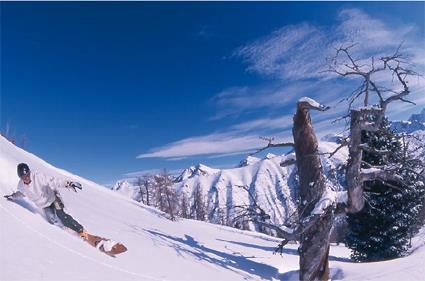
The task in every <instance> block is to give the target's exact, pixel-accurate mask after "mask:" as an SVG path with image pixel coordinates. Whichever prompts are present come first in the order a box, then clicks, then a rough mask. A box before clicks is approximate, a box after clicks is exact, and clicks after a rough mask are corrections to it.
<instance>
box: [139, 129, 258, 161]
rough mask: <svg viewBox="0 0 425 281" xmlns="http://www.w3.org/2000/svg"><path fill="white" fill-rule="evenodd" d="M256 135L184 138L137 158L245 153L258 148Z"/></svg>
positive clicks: (218, 134)
mask: <svg viewBox="0 0 425 281" xmlns="http://www.w3.org/2000/svg"><path fill="white" fill-rule="evenodd" d="M261 145H262V141H261V140H260V139H259V137H258V135H247V136H244V135H239V134H233V133H214V134H209V135H205V136H199V137H191V138H186V139H183V140H180V141H176V142H173V143H170V144H167V145H165V146H162V147H159V148H155V149H153V150H151V151H150V152H148V153H144V154H140V155H139V156H137V158H149V157H159V158H174V157H187V156H195V155H209V154H224V153H234V152H236V151H247V150H250V149H254V148H257V147H260V146H261Z"/></svg>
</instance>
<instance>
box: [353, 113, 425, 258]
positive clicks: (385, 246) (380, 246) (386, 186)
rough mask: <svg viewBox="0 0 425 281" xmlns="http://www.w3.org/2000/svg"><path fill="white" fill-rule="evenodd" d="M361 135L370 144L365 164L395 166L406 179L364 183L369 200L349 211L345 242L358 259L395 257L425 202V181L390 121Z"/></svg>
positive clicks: (404, 246)
mask: <svg viewBox="0 0 425 281" xmlns="http://www.w3.org/2000/svg"><path fill="white" fill-rule="evenodd" d="M362 139H363V143H365V144H367V147H369V148H371V149H370V151H369V152H368V151H367V150H366V151H365V152H364V153H363V161H364V162H365V164H364V167H363V168H368V167H369V165H373V166H392V167H396V171H395V173H396V174H397V175H398V176H400V177H401V178H402V179H403V180H402V182H403V184H400V183H399V182H382V181H371V182H366V183H365V191H366V192H367V193H365V196H366V199H367V204H366V206H365V207H364V209H363V210H362V211H361V212H359V213H357V214H349V215H348V224H349V231H348V234H347V237H346V243H347V246H348V247H349V248H350V249H351V250H352V254H351V256H352V258H353V259H354V260H356V261H378V260H385V259H391V258H396V257H399V256H401V255H403V253H405V252H406V250H407V249H408V246H409V239H410V238H411V235H412V231H413V229H414V227H415V226H416V223H417V215H418V212H419V209H420V206H421V204H423V196H424V185H423V183H422V181H421V178H420V177H421V176H420V175H419V174H417V173H416V172H415V170H417V169H418V166H419V165H420V163H419V162H418V161H417V160H415V159H413V158H412V157H411V156H410V155H409V153H408V150H407V148H406V145H403V142H402V141H400V137H399V136H397V135H395V134H394V133H393V132H392V131H391V130H390V129H389V126H388V122H387V121H385V122H384V123H383V126H382V128H381V129H380V130H379V131H377V132H365V133H363V136H362ZM404 144H405V143H404ZM372 150H375V152H373V151H372ZM376 151H380V153H377V152H376ZM385 151H386V153H385Z"/></svg>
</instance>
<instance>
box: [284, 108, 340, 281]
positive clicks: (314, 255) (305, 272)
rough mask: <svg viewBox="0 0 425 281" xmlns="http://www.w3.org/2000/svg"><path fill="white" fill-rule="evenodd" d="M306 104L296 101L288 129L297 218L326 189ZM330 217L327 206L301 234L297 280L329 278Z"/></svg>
mask: <svg viewBox="0 0 425 281" xmlns="http://www.w3.org/2000/svg"><path fill="white" fill-rule="evenodd" d="M310 108H311V106H310V105H309V104H308V103H306V102H298V105H297V113H296V114H295V116H294V127H293V130H292V132H293V136H294V143H295V154H296V158H297V168H298V175H299V189H300V199H301V204H300V205H299V215H300V221H303V219H306V218H307V217H309V216H310V217H311V212H312V211H313V209H314V207H315V204H316V203H317V202H318V200H319V199H320V198H321V196H322V194H323V192H324V191H325V190H326V186H325V179H324V177H323V172H322V171H323V170H322V165H321V162H320V156H319V154H318V142H317V138H316V135H315V133H314V130H313V126H312V124H311V118H310V113H309V109H310ZM332 221H333V212H332V210H331V208H328V209H327V210H325V213H324V214H323V215H322V216H320V217H319V219H318V220H317V221H316V223H314V225H313V226H311V227H309V228H308V229H307V230H306V231H304V232H303V233H302V234H301V237H300V244H301V245H300V248H299V253H300V280H328V279H329V266H328V255H329V240H330V230H331V227H332Z"/></svg>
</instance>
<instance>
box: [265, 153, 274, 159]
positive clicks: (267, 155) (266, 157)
mask: <svg viewBox="0 0 425 281" xmlns="http://www.w3.org/2000/svg"><path fill="white" fill-rule="evenodd" d="M276 156H277V155H276V154H273V153H267V154H266V156H264V159H265V160H266V159H268V160H270V159H272V158H275V157H276Z"/></svg>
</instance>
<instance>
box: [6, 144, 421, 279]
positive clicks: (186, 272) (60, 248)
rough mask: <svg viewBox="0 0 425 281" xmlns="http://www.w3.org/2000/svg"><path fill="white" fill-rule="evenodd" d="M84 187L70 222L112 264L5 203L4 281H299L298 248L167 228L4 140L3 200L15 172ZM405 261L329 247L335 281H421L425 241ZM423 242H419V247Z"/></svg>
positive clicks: (206, 228) (223, 232) (157, 216)
mask: <svg viewBox="0 0 425 281" xmlns="http://www.w3.org/2000/svg"><path fill="white" fill-rule="evenodd" d="M19 162H27V163H28V164H29V165H30V167H33V169H37V170H38V171H40V172H43V173H46V174H50V175H54V176H58V177H66V178H71V179H74V180H78V181H80V182H81V183H82V184H83V185H84V188H83V190H82V191H80V192H78V193H74V192H72V191H68V190H63V191H62V196H63V198H64V202H65V205H66V206H67V210H68V212H69V213H70V214H72V215H73V216H74V218H76V219H77V220H79V221H80V222H81V223H82V224H83V225H84V226H85V227H86V228H87V230H89V231H90V232H92V233H94V234H98V235H103V236H106V237H109V238H112V239H115V240H118V241H121V242H123V243H124V244H125V245H126V246H127V247H128V249H129V250H128V251H127V252H125V253H123V254H121V255H120V256H118V257H117V258H111V257H109V256H106V255H105V254H103V253H101V252H99V251H98V250H97V249H95V248H93V247H91V246H89V245H88V244H86V243H85V242H83V241H82V240H80V238H78V237H76V236H74V235H72V234H70V233H68V232H66V231H64V230H62V229H60V228H58V227H56V226H52V225H50V224H48V223H47V222H46V221H45V219H44V218H43V216H42V215H41V214H40V213H39V211H38V210H37V209H36V208H35V207H34V206H33V205H32V204H31V203H29V202H26V201H24V200H21V201H19V202H17V203H13V202H9V201H7V200H5V199H4V198H3V197H0V222H1V228H0V242H1V243H0V280H5V281H9V280H123V281H124V280H164V281H166V280H170V281H171V280H176V281H177V280H297V270H298V254H297V250H296V249H297V245H295V244H292V245H287V246H285V249H284V253H283V257H281V256H279V255H272V251H273V249H274V247H275V246H276V245H277V243H278V242H280V241H279V240H278V239H275V238H272V237H269V236H266V235H263V234H259V233H254V232H247V231H240V230H236V229H233V228H229V227H224V226H218V225H213V224H208V223H205V222H200V221H191V220H179V221H174V222H173V221H170V220H168V219H166V218H165V217H164V216H163V214H162V213H161V212H159V211H157V210H155V209H152V208H149V207H146V206H143V205H141V204H139V203H137V202H136V201H134V200H131V199H128V198H126V197H125V196H123V195H120V194H118V193H116V192H114V191H111V190H109V189H107V188H104V187H102V186H99V185H97V184H96V183H93V182H90V181H87V180H85V179H82V178H80V177H78V176H75V175H72V174H70V173H68V172H66V171H64V170H60V169H57V168H55V167H53V166H51V165H49V164H48V163H46V162H44V161H43V160H41V159H39V158H37V157H36V156H34V155H32V154H30V153H27V152H25V151H23V150H21V149H19V148H17V147H15V146H13V145H12V144H11V143H9V142H8V141H6V140H5V139H4V138H3V137H0V195H4V194H9V193H10V192H11V191H12V190H13V189H14V186H15V185H16V183H17V177H16V176H15V174H16V171H15V167H16V165H17V164H18V163H19ZM421 233H422V234H421V235H422V236H420V237H418V238H417V239H416V241H415V248H417V249H416V250H415V251H414V253H413V254H412V255H411V256H409V257H406V258H403V259H398V260H393V261H388V262H383V263H374V264H354V263H351V262H350V261H349V260H348V259H347V258H346V257H347V256H348V251H347V249H346V248H345V247H342V246H341V247H338V246H335V247H332V249H331V255H330V263H331V268H332V277H333V279H334V280H339V279H341V278H342V279H345V280H387V281H390V280H406V281H409V280H412V281H416V280H423V276H424V274H423V268H424V267H423V266H422V265H423V261H424V260H425V256H424V254H425V248H424V247H423V245H421V242H422V243H423V239H424V235H423V233H424V232H423V231H422V232H421ZM418 241H419V242H418Z"/></svg>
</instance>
